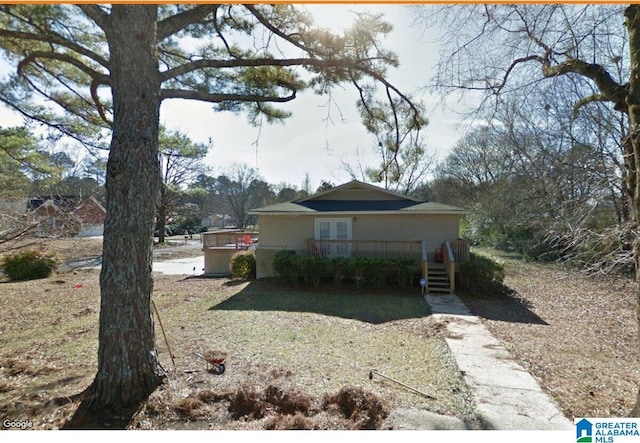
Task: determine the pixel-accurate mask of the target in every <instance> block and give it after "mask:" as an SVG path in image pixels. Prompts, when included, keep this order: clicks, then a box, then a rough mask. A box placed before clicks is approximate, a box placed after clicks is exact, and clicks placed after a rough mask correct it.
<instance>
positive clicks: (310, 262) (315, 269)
mask: <svg viewBox="0 0 640 443" xmlns="http://www.w3.org/2000/svg"><path fill="white" fill-rule="evenodd" d="M295 266H296V267H297V268H298V270H299V274H300V275H301V276H302V277H303V278H304V281H305V282H311V284H313V286H315V287H318V286H320V283H321V282H322V281H323V280H324V279H325V278H327V277H328V276H329V275H330V271H329V259H328V258H326V257H298V258H297V260H296V263H295Z"/></svg>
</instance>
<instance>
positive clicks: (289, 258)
mask: <svg viewBox="0 0 640 443" xmlns="http://www.w3.org/2000/svg"><path fill="white" fill-rule="evenodd" d="M297 261H298V256H297V255H296V251H292V250H289V249H283V250H282V251H278V252H276V253H275V255H274V256H273V270H274V271H276V272H277V273H278V274H279V275H280V277H282V278H283V279H285V280H287V281H290V282H292V283H297V282H298V276H299V265H298V263H297Z"/></svg>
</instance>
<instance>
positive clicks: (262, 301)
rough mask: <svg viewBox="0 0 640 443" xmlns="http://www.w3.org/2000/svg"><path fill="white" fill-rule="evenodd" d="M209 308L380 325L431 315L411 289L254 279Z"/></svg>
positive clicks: (426, 306)
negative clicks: (306, 284) (315, 285)
mask: <svg viewBox="0 0 640 443" xmlns="http://www.w3.org/2000/svg"><path fill="white" fill-rule="evenodd" d="M209 310H211V311H265V312H266V311H282V312H305V313H314V314H320V315H327V316H332V317H340V318H345V319H351V320H358V321H362V322H366V323H370V324H382V323H387V322H391V321H396V320H406V319H413V318H424V317H428V316H429V315H431V308H430V307H429V305H428V303H427V302H426V301H425V300H424V298H423V297H421V296H420V294H419V293H413V291H404V292H403V291H400V290H397V289H393V288H390V289H362V288H356V287H355V286H351V285H349V284H344V285H342V286H340V287H336V286H333V285H327V286H324V287H321V288H309V287H304V286H302V285H300V286H299V287H290V286H285V285H283V284H280V283H279V282H278V281H277V280H271V281H267V280H255V281H252V282H251V283H249V284H248V285H247V286H246V287H245V288H243V289H242V290H241V291H239V292H238V293H237V294H235V295H234V296H232V297H230V298H228V299H227V300H225V301H223V302H221V303H218V304H217V305H214V306H212V307H211V308H209Z"/></svg>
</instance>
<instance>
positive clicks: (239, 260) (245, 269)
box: [229, 251, 256, 280]
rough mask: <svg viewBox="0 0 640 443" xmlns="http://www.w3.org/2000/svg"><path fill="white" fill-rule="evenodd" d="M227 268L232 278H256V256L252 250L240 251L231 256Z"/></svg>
mask: <svg viewBox="0 0 640 443" xmlns="http://www.w3.org/2000/svg"><path fill="white" fill-rule="evenodd" d="M229 270H230V271H231V276H232V277H233V278H241V279H244V280H249V279H252V278H256V256H255V255H254V254H253V252H249V251H241V252H238V253H236V254H234V255H233V257H231V263H230V264H229Z"/></svg>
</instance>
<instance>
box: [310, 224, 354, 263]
mask: <svg viewBox="0 0 640 443" xmlns="http://www.w3.org/2000/svg"><path fill="white" fill-rule="evenodd" d="M315 239H316V240H327V241H319V242H316V248H317V250H318V251H317V252H318V253H319V254H320V255H324V256H327V257H348V256H350V255H351V242H350V241H351V219H350V218H317V219H316V226H315ZM340 240H345V241H340Z"/></svg>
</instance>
